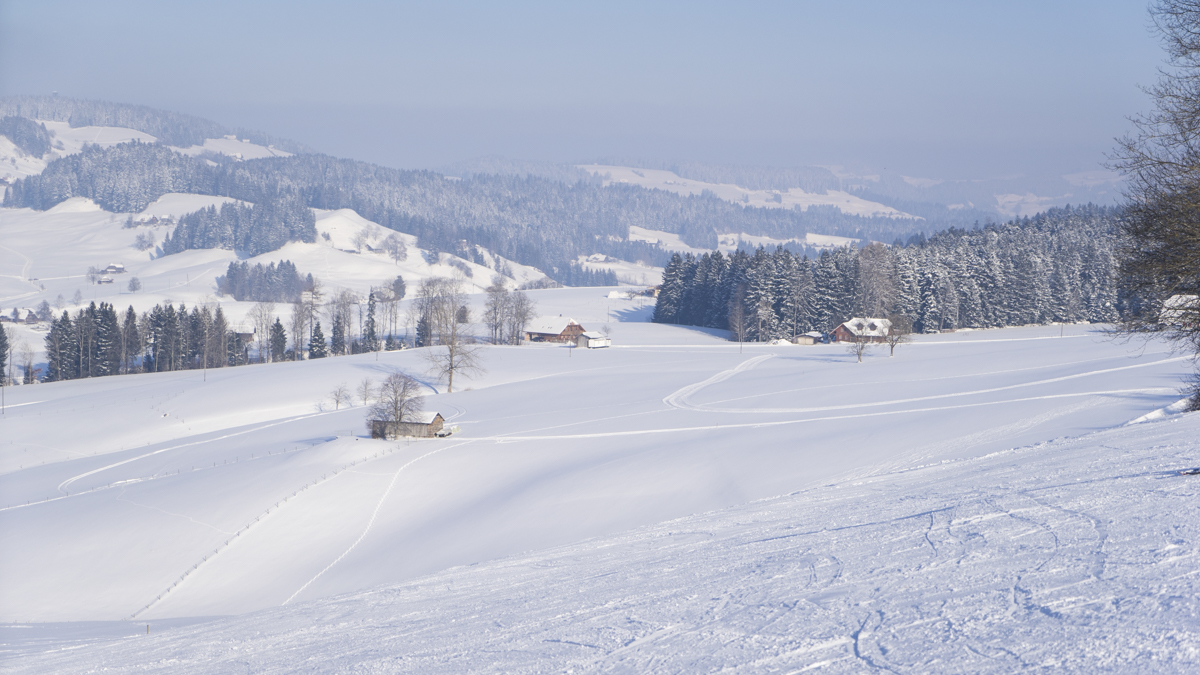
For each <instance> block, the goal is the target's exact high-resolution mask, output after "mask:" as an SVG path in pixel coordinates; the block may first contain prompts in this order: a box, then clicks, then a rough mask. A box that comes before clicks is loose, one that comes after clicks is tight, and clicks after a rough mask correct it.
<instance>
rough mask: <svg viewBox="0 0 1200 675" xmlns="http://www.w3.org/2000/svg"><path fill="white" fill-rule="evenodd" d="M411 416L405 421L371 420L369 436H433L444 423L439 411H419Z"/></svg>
mask: <svg viewBox="0 0 1200 675" xmlns="http://www.w3.org/2000/svg"><path fill="white" fill-rule="evenodd" d="M413 418H414V419H412V420H411V421H406V422H391V421H388V420H371V438H396V437H398V436H416V437H417V438H433V437H434V436H437V435H438V432H440V431H441V430H442V427H443V426H445V424H446V420H445V419H443V418H442V415H441V413H436V412H429V411H425V412H419V413H417V414H416V415H414V416H413Z"/></svg>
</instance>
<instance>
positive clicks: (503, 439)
mask: <svg viewBox="0 0 1200 675" xmlns="http://www.w3.org/2000/svg"><path fill="white" fill-rule="evenodd" d="M1186 358H1190V357H1186ZM1174 391H1177V390H1176V389H1169V388H1166V387H1151V388H1145V389H1110V390H1107V391H1083V392H1077V393H1072V394H1050V395H1047V396H1030V397H1027V398H1013V399H1008V400H1004V401H985V402H983V403H962V404H959V405H947V406H938V407H932V408H912V409H909V410H886V411H882V412H870V413H859V414H857V415H831V416H828V417H808V418H805V419H800V420H782V421H779V422H743V423H741V424H720V425H717V424H713V425H704V426H696V427H674V428H670V429H638V430H635V431H601V432H596V433H592V434H563V435H554V436H480V437H477V438H464V439H463V442H464V443H466V442H471V441H493V442H497V443H508V442H511V441H557V440H570V439H576V438H612V437H615V436H645V435H649V434H673V433H681V432H686V431H709V430H716V429H752V428H757V427H778V426H784V425H788V424H805V423H808V422H826V421H830V420H847V419H857V418H862V417H883V416H885V415H904V414H907V413H921V412H938V411H941V410H958V409H961V408H979V407H983V406H989V405H1003V404H1005V403H1025V402H1028V401H1046V400H1050V399H1059V398H1078V397H1081V396H1112V395H1117V394H1163V393H1169V392H1174ZM706 412H707V411H706Z"/></svg>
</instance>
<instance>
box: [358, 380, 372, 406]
mask: <svg viewBox="0 0 1200 675" xmlns="http://www.w3.org/2000/svg"><path fill="white" fill-rule="evenodd" d="M355 393H357V394H358V398H359V400H361V401H362V403H363V405H371V399H373V398H375V381H374V380H372V379H371V378H369V377H364V378H363V379H362V382H359V383H358V388H357V389H355Z"/></svg>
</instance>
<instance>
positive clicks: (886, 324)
mask: <svg viewBox="0 0 1200 675" xmlns="http://www.w3.org/2000/svg"><path fill="white" fill-rule="evenodd" d="M842 325H843V326H845V327H846V330H848V331H850V332H851V333H853V334H854V335H857V336H858V337H887V334H888V330H889V329H891V327H892V322H891V321H888V320H887V319H878V318H874V317H865V318H860V317H855V318H853V319H850V320H849V321H847V322H845V323H843V324H842Z"/></svg>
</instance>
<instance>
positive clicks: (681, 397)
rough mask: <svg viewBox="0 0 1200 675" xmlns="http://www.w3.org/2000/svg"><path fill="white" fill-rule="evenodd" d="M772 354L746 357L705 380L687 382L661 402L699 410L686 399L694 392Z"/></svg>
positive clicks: (751, 365)
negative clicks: (735, 364) (687, 383)
mask: <svg viewBox="0 0 1200 675" xmlns="http://www.w3.org/2000/svg"><path fill="white" fill-rule="evenodd" d="M773 356H775V355H774V354H764V355H763V356H755V357H753V358H749V359H746V360H745V361H742V362H741V363H739V364H738V365H737V366H735V367H733V368H730V369H729V370H722V371H721V372H719V373H717V374H716V375H713V376H712V377H710V378H708V379H707V380H704V381H703V382H697V383H695V384H689V385H687V386H686V387H683V388H681V389H678V390H676V391H675V392H674V393H671V394H668V395H667V396H666V397H664V398H663V403H666V404H667V405H669V406H671V407H672V408H682V409H684V410H699V409H700V408H696V407H694V406H690V405H688V403H687V400H688V399H689V398H691V397H692V396H693V395H695V394H696V393H698V392H699V391H700V390H701V389H704V388H705V387H707V386H709V385H713V384H716V383H718V382H724V381H725V380H728V379H729V378H731V377H733V376H734V375H737V374H738V373H740V372H743V371H746V370H750V369H751V368H754V367H755V366H757V365H758V364H760V363H762V362H763V361H766V360H767V359H769V358H771V357H773Z"/></svg>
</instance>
